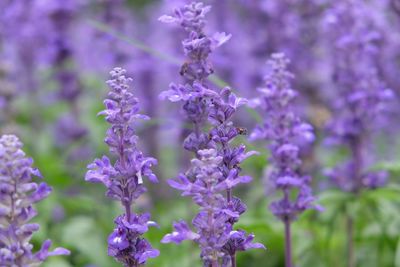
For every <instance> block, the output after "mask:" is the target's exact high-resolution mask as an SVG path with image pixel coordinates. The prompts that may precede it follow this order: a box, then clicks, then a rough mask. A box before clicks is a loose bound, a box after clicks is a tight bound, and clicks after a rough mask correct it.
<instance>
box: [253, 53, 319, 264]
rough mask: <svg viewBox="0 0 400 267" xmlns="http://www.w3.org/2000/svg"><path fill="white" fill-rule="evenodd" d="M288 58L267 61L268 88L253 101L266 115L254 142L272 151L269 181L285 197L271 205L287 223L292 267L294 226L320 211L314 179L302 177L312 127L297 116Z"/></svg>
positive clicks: (287, 252) (287, 251)
mask: <svg viewBox="0 0 400 267" xmlns="http://www.w3.org/2000/svg"><path fill="white" fill-rule="evenodd" d="M289 62H290V61H289V59H288V58H287V57H286V56H285V55H284V54H281V53H278V54H272V56H271V59H270V60H269V61H268V66H269V72H268V73H267V75H266V76H265V84H266V86H265V88H262V89H259V91H260V93H261V97H260V98H259V99H257V101H254V102H253V103H257V104H258V105H259V106H260V107H261V108H262V110H263V111H264V112H265V114H266V116H265V119H264V122H263V124H262V125H259V126H258V127H257V128H256V130H255V131H254V132H253V134H252V136H251V137H252V139H266V140H268V141H269V144H270V145H269V148H270V151H271V162H272V165H273V167H272V170H271V171H270V173H269V178H270V179H271V180H272V182H273V185H274V187H275V189H276V190H282V191H283V198H282V199H279V200H276V201H274V202H272V203H271V205H270V209H271V211H272V213H273V214H274V215H275V216H276V217H277V218H279V219H280V220H282V222H283V223H284V224H285V263H286V266H287V267H291V266H293V265H292V248H291V245H292V244H291V230H290V228H291V223H292V222H293V220H295V219H296V218H297V216H298V215H299V214H300V213H302V212H303V211H305V210H307V209H311V208H314V209H317V210H320V208H319V206H317V205H315V204H314V200H315V198H314V197H313V195H312V191H311V187H310V184H311V177H310V176H303V175H301V174H300V166H301V159H300V155H299V151H300V147H301V146H302V145H304V144H307V143H308V142H310V141H313V140H314V134H313V132H312V126H311V125H309V124H307V123H304V122H303V121H302V120H301V119H300V117H299V116H297V115H296V113H295V111H294V107H293V101H294V100H295V98H296V96H297V92H296V91H295V90H294V89H292V88H291V84H290V80H291V79H293V77H294V76H293V74H292V73H290V72H289V71H288V70H287V66H288V64H289Z"/></svg>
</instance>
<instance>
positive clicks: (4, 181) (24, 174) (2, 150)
mask: <svg viewBox="0 0 400 267" xmlns="http://www.w3.org/2000/svg"><path fill="white" fill-rule="evenodd" d="M32 163H33V160H32V159H30V158H27V157H26V156H25V153H24V152H23V151H22V143H21V142H20V141H19V140H18V138H17V137H16V136H14V135H3V136H1V138H0V181H1V183H0V200H1V203H2V205H1V208H0V262H1V264H2V265H3V266H32V267H33V266H38V265H40V264H42V263H43V261H45V260H46V258H47V257H49V256H55V255H69V251H68V250H66V249H64V248H56V249H55V250H53V251H49V248H50V246H51V241H50V240H46V241H45V242H44V243H43V244H42V247H41V249H40V250H39V251H38V252H36V253H32V247H33V245H32V244H31V243H29V242H30V239H31V237H32V234H33V233H34V232H36V231H38V230H39V225H38V224H33V223H29V221H30V220H31V219H32V218H33V217H35V216H36V214H37V212H36V210H35V208H34V207H33V204H34V203H36V202H39V201H41V200H43V199H44V198H46V197H47V196H48V195H49V194H50V192H51V188H50V187H49V186H48V185H47V184H46V183H44V182H42V183H40V184H37V183H35V182H33V181H32V176H37V177H39V178H41V174H40V172H39V171H38V170H37V169H34V168H32Z"/></svg>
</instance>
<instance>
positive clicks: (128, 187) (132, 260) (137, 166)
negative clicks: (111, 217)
mask: <svg viewBox="0 0 400 267" xmlns="http://www.w3.org/2000/svg"><path fill="white" fill-rule="evenodd" d="M110 74H111V77H112V79H111V80H109V81H107V84H108V85H109V87H110V92H109V93H108V98H107V99H106V100H105V101H104V105H105V106H106V109H105V110H104V111H102V112H100V113H99V114H101V115H105V116H106V121H107V122H108V123H110V124H111V128H109V129H108V131H107V137H106V138H105V143H106V144H107V145H108V146H109V148H110V152H111V154H113V155H114V156H115V157H116V158H117V160H116V161H115V163H114V164H112V163H111V161H110V159H109V158H108V157H106V156H103V157H102V158H101V159H96V160H95V161H94V162H93V163H92V164H90V165H89V166H88V169H89V171H88V172H87V173H86V177H85V180H86V181H89V182H101V183H103V184H104V185H105V186H106V187H107V193H106V195H107V196H108V197H110V198H112V199H114V200H117V201H120V202H121V204H122V206H123V207H124V208H125V214H123V215H120V216H118V218H116V219H115V225H116V227H115V229H114V232H113V233H112V234H111V235H110V236H109V238H108V254H109V255H110V256H112V257H114V258H115V259H116V260H117V261H119V262H121V263H122V264H124V266H127V267H137V266H142V265H144V264H145V263H146V261H147V259H148V258H154V257H157V256H158V255H159V251H158V250H155V249H153V248H152V247H151V245H150V243H149V242H148V241H147V240H146V239H144V238H143V237H142V234H144V233H145V232H147V231H148V227H149V226H156V225H157V224H156V223H155V222H153V221H150V214H148V213H145V214H141V215H140V214H135V213H132V211H131V206H132V204H133V202H134V201H135V200H136V199H137V198H139V197H140V195H142V194H143V193H144V192H145V191H146V188H145V186H144V181H143V179H144V177H147V178H148V179H149V180H150V182H153V183H156V182H158V180H157V177H156V176H155V175H154V173H153V171H152V170H151V166H152V165H154V164H157V160H156V159H154V158H151V157H145V156H144V155H143V154H142V152H141V151H140V150H139V149H138V147H137V141H138V136H136V135H135V130H134V128H133V124H134V122H135V121H136V120H138V119H148V117H147V116H145V115H141V114H138V111H139V107H138V99H137V98H135V97H134V96H133V94H132V93H131V92H130V90H129V82H130V81H131V79H130V78H127V77H125V70H124V69H121V68H114V70H112V71H111V72H110Z"/></svg>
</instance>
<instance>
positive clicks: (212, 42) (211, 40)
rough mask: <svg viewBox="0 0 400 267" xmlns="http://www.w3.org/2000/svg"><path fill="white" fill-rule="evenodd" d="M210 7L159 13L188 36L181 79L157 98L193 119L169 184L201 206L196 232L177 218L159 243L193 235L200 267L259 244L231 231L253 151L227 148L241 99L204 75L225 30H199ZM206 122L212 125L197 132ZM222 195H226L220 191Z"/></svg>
mask: <svg viewBox="0 0 400 267" xmlns="http://www.w3.org/2000/svg"><path fill="white" fill-rule="evenodd" d="M209 10H210V7H209V6H204V5H203V4H202V3H192V4H189V5H186V6H184V7H183V8H179V9H176V10H175V12H174V15H173V16H162V17H161V18H160V20H161V21H162V22H165V23H172V22H173V23H177V24H179V25H180V26H181V27H182V28H183V29H184V30H185V31H186V32H188V34H189V36H188V38H187V39H185V40H184V41H183V42H182V44H183V48H184V53H185V56H186V58H187V61H186V62H185V63H184V65H183V66H182V68H181V75H182V76H183V77H184V79H185V82H186V83H185V84H180V85H175V84H171V85H170V89H169V90H167V91H165V92H163V93H162V94H161V97H167V98H168V99H169V100H170V101H172V102H176V101H183V103H184V104H183V111H184V114H185V116H186V117H187V118H188V119H189V120H190V122H191V123H192V124H193V132H192V133H190V134H189V135H188V136H187V137H186V139H185V141H184V148H185V149H186V150H189V151H192V152H194V153H195V156H196V158H194V159H193V160H192V161H191V163H192V164H191V168H190V169H189V170H188V171H187V172H186V173H185V174H181V175H180V176H179V177H178V180H170V181H169V184H170V185H171V186H172V187H174V188H176V189H178V190H180V191H182V192H183V193H182V195H183V196H192V198H193V201H194V202H195V203H196V204H197V205H199V206H200V211H199V213H198V214H197V215H196V217H195V218H194V219H193V221H192V223H193V225H194V227H195V228H196V232H193V231H191V230H190V228H189V226H188V225H187V224H186V223H185V222H184V221H180V222H177V223H175V224H174V228H175V231H174V232H173V233H171V234H168V235H166V236H165V237H164V238H163V240H162V242H165V243H169V242H175V243H180V242H181V241H183V240H187V239H188V240H194V241H195V242H196V243H198V244H199V246H200V248H201V258H202V259H203V262H204V265H205V266H212V267H216V266H220V264H222V265H221V266H228V265H229V264H230V265H231V266H235V265H236V258H235V257H236V252H237V251H243V250H247V249H250V248H263V247H264V246H263V245H262V244H259V243H251V241H252V240H253V238H254V236H253V235H249V236H247V235H246V233H245V232H244V231H243V230H234V229H233V224H234V223H236V222H237V221H238V220H239V216H240V215H241V214H242V213H244V212H245V211H246V205H245V204H244V203H242V201H241V200H240V199H239V198H235V197H233V196H232V190H233V188H234V187H236V186H237V185H239V184H241V183H248V182H249V181H250V180H251V177H249V176H241V175H240V174H239V173H240V170H241V169H240V167H239V164H240V163H241V162H242V161H243V160H244V159H246V158H247V157H249V156H251V155H252V154H254V153H253V152H247V153H246V152H245V146H244V145H241V146H239V147H232V146H231V145H230V142H231V141H232V140H233V139H234V138H235V137H237V136H238V135H240V134H241V133H242V131H244V130H242V129H241V128H238V127H235V126H234V125H233V122H232V121H231V119H232V116H233V115H234V113H235V111H236V109H237V108H238V107H240V106H242V105H243V104H245V103H246V100H245V99H242V98H238V97H236V96H235V95H234V94H233V93H232V92H231V90H230V89H229V88H225V89H223V90H222V91H221V92H219V93H218V92H216V91H214V90H213V89H211V87H210V86H209V85H208V84H207V81H206V80H205V79H206V78H207V77H209V75H211V74H212V73H213V68H212V66H211V63H210V60H209V58H208V57H209V55H210V53H211V52H212V51H214V50H215V48H217V47H219V46H220V45H222V44H223V43H225V42H226V41H227V40H229V38H230V35H226V34H225V33H216V34H214V35H213V36H212V37H209V36H207V35H206V34H205V32H204V27H205V24H206V22H205V18H204V17H205V15H206V14H207V13H208V12H209ZM207 121H209V122H210V123H211V130H210V131H209V132H205V131H203V132H201V129H202V127H203V128H204V126H205V124H206V123H207ZM223 193H225V194H226V197H224V196H223Z"/></svg>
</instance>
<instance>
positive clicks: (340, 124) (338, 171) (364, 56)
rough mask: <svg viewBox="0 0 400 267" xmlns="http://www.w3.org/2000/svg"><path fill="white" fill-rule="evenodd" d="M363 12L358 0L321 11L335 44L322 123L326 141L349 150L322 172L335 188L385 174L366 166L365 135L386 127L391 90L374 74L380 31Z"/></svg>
mask: <svg viewBox="0 0 400 267" xmlns="http://www.w3.org/2000/svg"><path fill="white" fill-rule="evenodd" d="M368 14H369V10H368V9H367V8H366V6H365V5H363V4H362V3H360V2H359V1H348V2H343V3H339V4H337V5H335V6H334V7H332V8H331V9H330V10H328V11H327V14H326V21H327V24H328V25H327V26H328V27H327V28H328V32H329V33H330V35H329V36H330V37H331V38H333V39H332V40H331V41H332V44H333V45H334V47H333V48H332V51H333V53H332V54H333V66H334V67H333V84H334V86H335V87H336V88H337V90H336V91H337V92H338V95H337V97H336V101H335V102H334V108H333V110H334V112H335V116H334V117H333V118H332V119H331V121H330V122H329V123H328V125H327V132H328V134H329V139H328V141H329V143H331V144H332V143H333V144H339V145H343V146H345V147H347V148H348V149H349V151H350V154H351V156H350V157H349V159H348V160H346V161H345V162H341V163H339V164H338V165H337V166H336V167H335V168H334V169H332V170H328V171H327V173H326V174H327V176H328V177H330V178H331V180H332V181H333V182H334V183H335V184H336V185H337V186H338V187H339V188H341V189H342V190H344V191H350V192H359V191H360V190H362V189H363V188H377V187H381V186H383V185H384V184H385V182H386V178H387V173H385V172H382V171H378V172H376V171H369V170H366V169H365V167H366V166H365V163H367V162H366V161H367V156H366V153H367V151H368V145H369V143H370V140H371V138H372V137H373V134H374V132H376V130H377V129H380V128H381V127H384V126H385V119H384V118H385V114H386V115H388V114H389V111H390V110H388V108H389V107H390V105H389V103H390V102H393V100H394V94H393V92H392V90H390V89H389V88H387V86H386V85H385V83H384V82H383V81H382V80H381V77H380V75H379V63H378V58H379V54H378V53H379V51H380V50H379V43H380V41H381V39H382V35H381V33H380V31H379V29H378V28H377V27H376V25H375V24H374V22H373V21H372V20H371V19H370V18H369V15H368ZM339 23H341V24H342V25H341V26H339V25H338V24H339ZM372 121H373V122H374V123H371V122H372ZM386 122H387V121H386ZM349 177H350V178H349Z"/></svg>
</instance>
